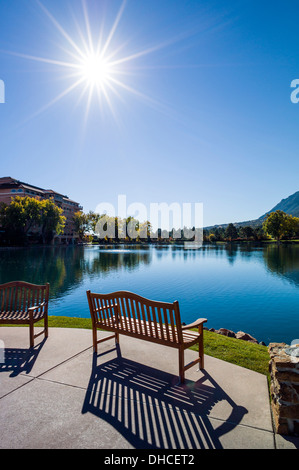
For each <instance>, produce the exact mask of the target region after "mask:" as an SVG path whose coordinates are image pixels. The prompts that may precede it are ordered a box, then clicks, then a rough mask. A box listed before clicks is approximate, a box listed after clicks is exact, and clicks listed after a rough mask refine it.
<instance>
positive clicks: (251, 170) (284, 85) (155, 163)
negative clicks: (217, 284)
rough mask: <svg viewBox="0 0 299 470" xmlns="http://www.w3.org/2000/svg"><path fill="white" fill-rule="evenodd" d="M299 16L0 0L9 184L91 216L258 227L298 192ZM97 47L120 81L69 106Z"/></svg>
mask: <svg viewBox="0 0 299 470" xmlns="http://www.w3.org/2000/svg"><path fill="white" fill-rule="evenodd" d="M45 8H46V9H47V10H45ZM298 17H299V3H298V0H285V1H277V0H276V1H275V0H274V1H271V2H269V1H268V0H264V1H263V0H259V1H256V0H248V1H247V0H217V1H216V0H214V1H213V0H212V1H211V0H189V1H188V0H186V1H182V0H127V2H125V3H123V2H122V1H119V0H109V1H108V0H107V1H105V0H103V1H102V0H86V1H85V2H84V1H81V0H41V1H40V2H38V1H36V0H9V1H3V0H2V1H1V2H0V38H1V44H0V79H2V80H3V81H4V83H5V103H4V104H0V152H1V172H0V173H1V176H12V177H15V178H17V179H20V180H22V181H26V182H28V183H31V184H34V185H37V186H41V187H44V188H51V189H54V190H56V191H58V192H62V193H64V194H67V195H68V196H69V197H70V198H71V199H74V200H76V201H78V202H80V203H81V204H82V205H83V207H84V211H86V212H87V211H89V210H95V208H96V206H97V205H98V204H99V203H100V202H103V201H105V202H106V201H107V202H110V203H112V204H114V205H116V203H117V196H118V195H119V194H124V195H126V196H127V202H128V204H130V203H133V202H141V203H144V204H146V205H149V204H150V203H151V202H166V203H168V204H170V203H172V202H178V203H180V204H181V203H183V202H185V203H186V202H189V203H194V202H202V203H203V204H204V225H205V226H207V225H213V224H218V223H219V224H220V223H228V222H237V221H243V220H250V219H254V218H257V217H259V216H260V215H262V214H263V213H264V212H266V211H268V210H269V209H271V208H272V207H273V206H275V205H276V204H277V203H278V202H279V201H280V200H281V199H282V198H285V197H287V196H289V195H290V194H292V193H294V192H295V191H298V190H299V184H298V173H299V171H298V170H299V158H298V156H299V139H298V135H299V103H298V104H293V103H292V102H291V100H290V95H291V91H292V90H291V88H290V84H291V81H292V80H294V79H296V78H299V60H298V58H299V56H298V54H299V35H298ZM87 18H88V21H87ZM116 20H117V22H116ZM88 33H90V35H89V34H88ZM110 33H111V34H110ZM112 33H113V34H112ZM109 35H110V36H109ZM91 37H92V38H93V39H92V41H93V43H94V44H95V43H96V41H97V39H98V38H99V37H101V38H102V42H101V44H102V47H103V46H104V44H105V43H106V42H107V39H109V44H107V51H106V53H105V57H106V58H108V59H109V60H108V62H109V61H110V62H111V61H112V62H113V61H119V64H118V65H117V72H118V75H114V78H116V79H117V80H118V84H117V82H116V81H114V82H113V81H110V82H109V83H108V85H107V86H106V87H105V90H106V96H107V99H106V97H105V95H103V93H102V95H101V101H99V100H98V97H97V95H96V93H94V94H93V95H92V96H91V99H90V102H89V89H88V88H87V89H86V88H85V87H86V85H87V83H86V81H85V82H84V81H83V82H82V83H81V84H80V85H78V86H76V87H75V88H73V89H72V91H70V92H69V93H66V94H65V95H64V96H62V95H63V94H64V92H65V91H67V90H68V89H69V88H70V87H72V86H73V85H74V84H75V82H76V80H77V78H75V77H74V76H71V74H72V73H73V72H74V70H77V69H72V68H71V67H68V66H63V65H61V63H73V64H74V66H76V64H77V65H78V58H77V57H76V56H78V50H81V51H82V50H84V43H86V44H88V43H90V42H89V39H90V38H91ZM87 49H88V48H87ZM87 49H86V50H87ZM29 56H31V57H34V58H42V59H43V60H42V61H41V60H35V59H32V58H31V59H30V58H29ZM132 56H134V57H132ZM126 58H127V59H128V60H123V59H126ZM115 70H116V69H115ZM107 80H108V81H109V77H108V79H107ZM84 90H85V92H84ZM50 103H52V105H50Z"/></svg>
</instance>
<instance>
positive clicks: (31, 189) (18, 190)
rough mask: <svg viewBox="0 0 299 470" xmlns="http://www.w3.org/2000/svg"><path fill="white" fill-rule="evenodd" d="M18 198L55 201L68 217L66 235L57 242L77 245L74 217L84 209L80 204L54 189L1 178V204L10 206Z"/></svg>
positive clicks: (57, 239) (60, 236)
mask: <svg viewBox="0 0 299 470" xmlns="http://www.w3.org/2000/svg"><path fill="white" fill-rule="evenodd" d="M16 196H21V197H26V196H29V197H35V198H38V199H53V202H54V203H55V204H56V205H57V206H58V207H60V208H61V209H62V210H63V215H64V216H65V217H66V224H65V227H64V233H63V234H62V235H59V236H57V237H55V239H56V242H58V243H65V244H70V243H75V241H76V239H77V238H78V235H77V234H76V233H75V227H74V222H73V217H74V214H75V212H78V211H80V210H82V209H83V208H82V206H80V204H79V203H78V202H75V201H72V200H71V199H69V198H68V197H67V196H64V195H63V194H60V193H57V192H56V191H53V190H52V189H42V188H39V187H38V186H33V185H32V184H28V183H23V182H22V181H19V180H16V179H14V178H11V177H9V176H8V177H4V178H0V203H1V202H4V203H5V204H10V203H11V201H12V199H13V198H14V197H16Z"/></svg>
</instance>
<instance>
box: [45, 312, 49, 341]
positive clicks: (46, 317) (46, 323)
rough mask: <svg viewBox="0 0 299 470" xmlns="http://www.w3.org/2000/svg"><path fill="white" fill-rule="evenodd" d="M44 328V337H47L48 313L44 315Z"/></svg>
mask: <svg viewBox="0 0 299 470" xmlns="http://www.w3.org/2000/svg"><path fill="white" fill-rule="evenodd" d="M44 329H45V338H48V336H49V328H48V315H46V316H45V317H44Z"/></svg>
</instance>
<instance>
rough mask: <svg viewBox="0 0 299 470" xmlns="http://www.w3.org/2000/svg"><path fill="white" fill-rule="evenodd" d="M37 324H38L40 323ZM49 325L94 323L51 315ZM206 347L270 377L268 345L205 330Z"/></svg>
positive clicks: (217, 356)
mask: <svg viewBox="0 0 299 470" xmlns="http://www.w3.org/2000/svg"><path fill="white" fill-rule="evenodd" d="M36 325H38V323H37V324H36ZM41 325H42V323H41ZM49 327H50V328H51V327H56V328H87V329H91V328H92V324H91V319H90V318H71V317H55V316H49ZM204 347H205V353H206V354H207V355H208V356H212V357H216V358H218V359H222V360H223V361H227V362H231V363H232V364H236V365H238V366H241V367H245V368H247V369H251V370H254V371H256V372H259V373H260V374H264V375H266V376H267V378H268V380H269V379H270V374H269V360H270V357H269V353H268V348H267V347H266V346H262V345H260V344H253V343H249V342H248V341H244V340H241V339H235V338H228V337H226V336H223V335H219V334H217V333H214V332H211V331H207V330H204ZM192 349H194V350H196V349H197V348H196V347H193V348H192Z"/></svg>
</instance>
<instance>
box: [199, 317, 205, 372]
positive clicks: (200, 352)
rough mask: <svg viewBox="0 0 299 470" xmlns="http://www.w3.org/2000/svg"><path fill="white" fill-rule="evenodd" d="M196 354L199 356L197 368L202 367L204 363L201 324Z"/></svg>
mask: <svg viewBox="0 0 299 470" xmlns="http://www.w3.org/2000/svg"><path fill="white" fill-rule="evenodd" d="M198 355H199V358H200V363H199V364H200V366H199V368H200V369H204V368H205V364H204V346H203V328H202V326H201V335H200V337H199V343H198Z"/></svg>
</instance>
